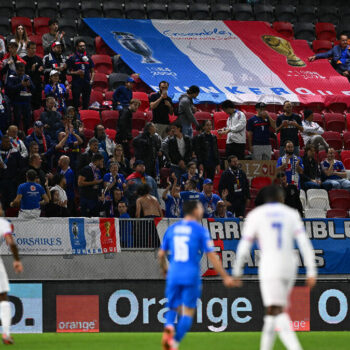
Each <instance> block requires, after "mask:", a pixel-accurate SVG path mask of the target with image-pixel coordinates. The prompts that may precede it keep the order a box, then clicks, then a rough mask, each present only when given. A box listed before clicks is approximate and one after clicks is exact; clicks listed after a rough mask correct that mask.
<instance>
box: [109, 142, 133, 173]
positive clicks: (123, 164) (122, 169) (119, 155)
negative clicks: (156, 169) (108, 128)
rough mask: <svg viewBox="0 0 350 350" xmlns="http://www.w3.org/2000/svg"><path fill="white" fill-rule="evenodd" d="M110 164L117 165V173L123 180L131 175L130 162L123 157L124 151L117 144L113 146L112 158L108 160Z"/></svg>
mask: <svg viewBox="0 0 350 350" xmlns="http://www.w3.org/2000/svg"><path fill="white" fill-rule="evenodd" d="M110 162H114V163H117V164H118V168H119V173H120V174H122V175H123V176H124V177H125V178H126V177H128V176H129V175H130V174H131V173H132V170H131V168H130V162H129V160H128V159H127V158H125V157H124V150H123V146H122V145H119V144H118V145H116V146H115V149H114V153H113V157H112V158H111V159H110Z"/></svg>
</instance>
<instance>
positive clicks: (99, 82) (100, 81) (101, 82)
mask: <svg viewBox="0 0 350 350" xmlns="http://www.w3.org/2000/svg"><path fill="white" fill-rule="evenodd" d="M92 88H93V89H94V90H95V91H101V92H104V91H107V90H108V79H107V77H106V74H104V73H96V74H95V78H94V83H93V85H92Z"/></svg>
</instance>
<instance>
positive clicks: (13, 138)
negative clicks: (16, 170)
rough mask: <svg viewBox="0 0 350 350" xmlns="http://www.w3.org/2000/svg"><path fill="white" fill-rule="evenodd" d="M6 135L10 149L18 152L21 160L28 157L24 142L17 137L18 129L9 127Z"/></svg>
mask: <svg viewBox="0 0 350 350" xmlns="http://www.w3.org/2000/svg"><path fill="white" fill-rule="evenodd" d="M7 135H8V136H9V138H10V142H11V145H12V148H14V149H15V150H16V151H18V152H19V154H20V155H21V157H22V158H27V157H28V150H27V148H26V146H25V145H24V142H23V141H22V140H21V139H20V138H19V137H18V128H17V126H16V125H10V126H9V128H8V129H7Z"/></svg>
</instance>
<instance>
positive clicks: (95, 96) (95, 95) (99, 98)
mask: <svg viewBox="0 0 350 350" xmlns="http://www.w3.org/2000/svg"><path fill="white" fill-rule="evenodd" d="M103 101H104V97H103V94H102V92H101V91H98V90H91V95H90V102H89V103H90V105H92V104H93V103H94V102H98V103H99V104H100V105H101V106H102V103H103Z"/></svg>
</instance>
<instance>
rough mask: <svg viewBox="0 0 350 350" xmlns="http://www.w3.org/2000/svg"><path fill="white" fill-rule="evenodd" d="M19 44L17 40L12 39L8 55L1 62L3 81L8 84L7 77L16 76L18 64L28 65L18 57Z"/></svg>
mask: <svg viewBox="0 0 350 350" xmlns="http://www.w3.org/2000/svg"><path fill="white" fill-rule="evenodd" d="M17 49H18V44H17V42H16V40H15V39H11V40H10V42H9V44H8V53H7V54H6V55H5V56H4V58H3V59H2V61H1V74H2V76H3V80H4V82H5V84H6V82H7V77H8V76H9V74H14V73H15V72H16V63H17V62H22V63H24V64H26V62H25V61H24V60H23V59H22V58H21V57H19V56H18V55H17Z"/></svg>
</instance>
